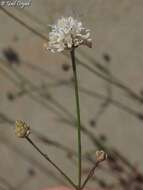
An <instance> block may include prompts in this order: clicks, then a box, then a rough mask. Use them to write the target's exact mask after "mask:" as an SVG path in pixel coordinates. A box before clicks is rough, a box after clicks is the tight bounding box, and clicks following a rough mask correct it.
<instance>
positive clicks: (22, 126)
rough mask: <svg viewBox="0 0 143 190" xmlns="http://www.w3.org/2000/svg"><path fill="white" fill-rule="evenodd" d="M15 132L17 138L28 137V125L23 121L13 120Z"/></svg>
mask: <svg viewBox="0 0 143 190" xmlns="http://www.w3.org/2000/svg"><path fill="white" fill-rule="evenodd" d="M15 134H16V136H17V137H19V138H25V137H28V135H29V134H30V127H29V126H28V125H27V124H26V123H25V122H24V121H20V120H17V121H16V122H15Z"/></svg>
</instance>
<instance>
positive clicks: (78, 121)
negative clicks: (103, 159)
mask: <svg viewBox="0 0 143 190" xmlns="http://www.w3.org/2000/svg"><path fill="white" fill-rule="evenodd" d="M71 60H72V69H73V75H74V83H75V85H74V86H75V99H76V110H77V133H78V188H79V189H80V187H81V169H82V167H81V166H82V165H81V122H80V105H79V94H78V79H77V71H76V63H75V49H74V48H73V49H72V50H71Z"/></svg>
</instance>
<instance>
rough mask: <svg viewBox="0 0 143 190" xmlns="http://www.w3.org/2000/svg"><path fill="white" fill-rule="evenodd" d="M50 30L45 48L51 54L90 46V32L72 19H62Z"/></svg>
mask: <svg viewBox="0 0 143 190" xmlns="http://www.w3.org/2000/svg"><path fill="white" fill-rule="evenodd" d="M51 28H52V30H51V32H50V33H49V42H48V46H47V49H48V50H50V51H51V52H62V51H64V50H66V49H71V48H73V47H78V46H80V45H87V46H88V47H91V46H92V42H91V38H90V31H89V30H88V29H86V28H84V27H83V26H82V23H81V22H79V21H78V20H76V19H73V17H67V18H65V17H62V18H61V19H59V20H58V21H57V23H56V24H55V25H52V26H51Z"/></svg>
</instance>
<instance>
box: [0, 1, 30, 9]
mask: <svg viewBox="0 0 143 190" xmlns="http://www.w3.org/2000/svg"><path fill="white" fill-rule="evenodd" d="M31 4H32V0H0V6H8V7H19V8H22V9H23V8H25V7H29V6H31Z"/></svg>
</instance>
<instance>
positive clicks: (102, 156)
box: [95, 150, 107, 162]
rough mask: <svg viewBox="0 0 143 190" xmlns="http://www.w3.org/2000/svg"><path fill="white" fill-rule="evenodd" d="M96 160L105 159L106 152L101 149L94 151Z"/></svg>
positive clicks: (101, 160)
mask: <svg viewBox="0 0 143 190" xmlns="http://www.w3.org/2000/svg"><path fill="white" fill-rule="evenodd" d="M95 154H96V161H97V162H103V161H104V160H106V159H107V154H106V152H104V151H103V150H98V151H96V153H95Z"/></svg>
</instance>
